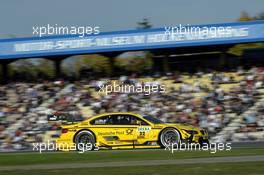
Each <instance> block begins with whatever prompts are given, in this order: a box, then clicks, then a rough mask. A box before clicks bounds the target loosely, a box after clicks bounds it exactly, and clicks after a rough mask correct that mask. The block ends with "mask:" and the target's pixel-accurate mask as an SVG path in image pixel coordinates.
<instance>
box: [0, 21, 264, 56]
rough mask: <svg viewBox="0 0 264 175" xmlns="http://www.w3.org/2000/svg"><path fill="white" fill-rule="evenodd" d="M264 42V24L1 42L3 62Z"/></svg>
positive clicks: (200, 26)
mask: <svg viewBox="0 0 264 175" xmlns="http://www.w3.org/2000/svg"><path fill="white" fill-rule="evenodd" d="M261 41H264V21H262V20H261V21H252V22H238V23H225V24H210V25H195V26H189V25H188V26H171V27H164V28H158V29H149V30H130V31H119V32H105V33H99V34H97V35H89V36H83V37H80V36H76V35H75V36H73V35H60V36H44V37H32V38H16V39H3V40H0V59H10V58H23V57H45V56H52V55H73V54H86V53H100V52H112V51H131V50H144V49H159V48H174V47H188V46H206V45H217V44H232V43H247V42H261Z"/></svg>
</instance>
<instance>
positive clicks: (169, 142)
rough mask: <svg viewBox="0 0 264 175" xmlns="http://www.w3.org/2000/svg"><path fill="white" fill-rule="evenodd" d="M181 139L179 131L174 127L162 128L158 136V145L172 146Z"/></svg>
mask: <svg viewBox="0 0 264 175" xmlns="http://www.w3.org/2000/svg"><path fill="white" fill-rule="evenodd" d="M180 140H181V135H180V133H179V131H177V130H176V129H174V128H167V129H164V130H163V131H162V132H161V134H160V138H159V142H160V145H161V146H162V147H172V146H175V145H176V144H179V142H180Z"/></svg>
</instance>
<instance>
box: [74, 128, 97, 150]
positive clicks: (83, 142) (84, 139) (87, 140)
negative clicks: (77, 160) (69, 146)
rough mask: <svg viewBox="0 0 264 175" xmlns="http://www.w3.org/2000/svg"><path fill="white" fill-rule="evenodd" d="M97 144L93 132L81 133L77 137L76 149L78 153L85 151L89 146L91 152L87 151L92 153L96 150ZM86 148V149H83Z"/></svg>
mask: <svg viewBox="0 0 264 175" xmlns="http://www.w3.org/2000/svg"><path fill="white" fill-rule="evenodd" d="M95 143H96V141H95V136H94V134H93V133H92V132H91V131H86V130H85V131H81V132H79V133H78V134H77V135H76V137H75V144H76V149H77V150H78V151H82V150H85V149H86V148H87V146H88V147H89V150H88V149H87V150H86V151H92V150H94V149H95V146H96V145H95ZM88 144H89V145H88ZM84 146H85V147H86V148H83V147H84Z"/></svg>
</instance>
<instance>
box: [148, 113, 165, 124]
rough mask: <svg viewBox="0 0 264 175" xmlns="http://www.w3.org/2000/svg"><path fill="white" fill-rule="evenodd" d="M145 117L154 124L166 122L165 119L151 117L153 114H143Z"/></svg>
mask: <svg viewBox="0 0 264 175" xmlns="http://www.w3.org/2000/svg"><path fill="white" fill-rule="evenodd" d="M143 118H144V119H146V120H148V121H150V122H151V123H154V124H162V123H164V122H163V121H161V120H159V119H157V118H155V117H151V116H147V115H144V116H143Z"/></svg>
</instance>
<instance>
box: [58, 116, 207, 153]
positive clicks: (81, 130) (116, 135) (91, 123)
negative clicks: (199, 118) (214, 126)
mask: <svg viewBox="0 0 264 175" xmlns="http://www.w3.org/2000/svg"><path fill="white" fill-rule="evenodd" d="M180 142H185V143H186V142H188V143H193V142H194V143H200V144H203V143H208V132H207V131H206V130H205V129H201V128H198V127H193V126H189V125H185V124H173V123H164V122H162V121H161V120H159V119H157V118H154V117H152V116H149V115H138V114H134V113H129V112H117V113H107V114H100V115H96V116H94V117H91V118H89V119H87V120H84V121H82V122H80V123H77V124H71V125H65V126H62V130H61V135H60V137H59V138H58V139H57V140H56V144H57V145H59V144H65V143H66V144H69V145H70V144H77V145H78V144H86V143H90V144H92V145H93V148H94V147H95V145H96V146H97V147H98V148H109V149H121V148H126V149H128V148H158V147H168V146H170V145H172V144H176V143H180Z"/></svg>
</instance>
